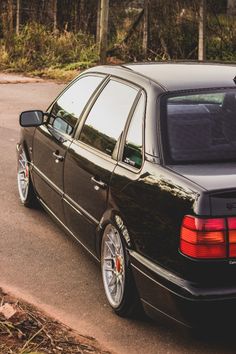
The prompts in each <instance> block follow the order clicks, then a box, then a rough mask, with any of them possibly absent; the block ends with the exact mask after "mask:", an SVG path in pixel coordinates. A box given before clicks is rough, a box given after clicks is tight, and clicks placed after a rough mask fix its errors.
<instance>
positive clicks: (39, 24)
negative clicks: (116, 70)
mask: <svg viewBox="0 0 236 354" xmlns="http://www.w3.org/2000/svg"><path fill="white" fill-rule="evenodd" d="M204 1H205V6H206V7H205V13H206V21H205V22H206V23H205V28H206V31H205V37H206V38H205V43H206V59H207V60H213V61H214V60H217V61H219V60H220V61H231V62H232V61H236V1H235V0H201V1H199V0H177V1H171V0H136V1H128V0H119V1H118V0H110V2H108V1H107V0H106V3H107V4H109V5H108V6H109V23H108V46H107V51H106V55H107V61H108V63H110V62H111V63H119V62H127V61H128V62H129V61H144V60H148V61H160V60H178V59H181V60H196V59H197V58H198V27H199V4H200V3H203V2H204ZM104 3H105V2H104ZM100 5H101V0H97V1H92V0H91V1H87V2H84V1H82V0H61V1H57V0H50V1H48V2H45V1H43V2H38V1H36V0H32V1H31V2H30V3H29V2H28V1H26V0H2V1H1V3H0V70H2V71H10V72H11V71H12V72H22V73H28V74H30V75H37V76H41V77H50V78H55V79H61V80H63V81H67V80H69V79H71V78H72V77H74V76H75V75H76V74H78V73H79V72H80V71H81V70H84V69H86V68H88V67H91V66H93V65H95V64H97V63H99V61H100V57H99V43H100V34H101V23H100V20H101V17H100V13H101V7H100Z"/></svg>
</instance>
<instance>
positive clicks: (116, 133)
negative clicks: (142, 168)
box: [79, 80, 139, 156]
mask: <svg viewBox="0 0 236 354" xmlns="http://www.w3.org/2000/svg"><path fill="white" fill-rule="evenodd" d="M138 91H139V90H138V89H136V88H134V87H132V86H129V85H126V84H125V83H121V82H120V81H116V80H110V81H109V82H108V84H107V85H106V86H105V88H104V89H103V91H102V92H101V94H100V95H99V97H98V98H97V100H96V102H95V104H94V106H93V107H92V109H91V110H90V112H89V114H88V117H87V119H86V121H85V124H84V126H83V128H82V131H81V134H80V137H79V140H80V141H82V142H83V143H85V144H88V145H89V146H91V147H93V148H95V149H97V150H100V151H101V152H103V153H105V154H107V155H109V156H111V155H112V152H113V150H114V147H115V145H116V142H117V141H118V139H119V137H120V136H121V133H122V131H123V129H124V126H125V123H126V120H127V118H128V116H129V113H130V111H131V108H132V106H133V104H134V101H135V98H136V96H137V94H138Z"/></svg>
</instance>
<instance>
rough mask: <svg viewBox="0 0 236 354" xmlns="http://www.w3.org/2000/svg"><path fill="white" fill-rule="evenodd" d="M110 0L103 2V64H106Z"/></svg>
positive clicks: (101, 57) (100, 46) (101, 40)
mask: <svg viewBox="0 0 236 354" xmlns="http://www.w3.org/2000/svg"><path fill="white" fill-rule="evenodd" d="M108 15H109V0H101V20H100V38H99V40H100V42H99V54H100V61H101V64H106V54H107V34H108Z"/></svg>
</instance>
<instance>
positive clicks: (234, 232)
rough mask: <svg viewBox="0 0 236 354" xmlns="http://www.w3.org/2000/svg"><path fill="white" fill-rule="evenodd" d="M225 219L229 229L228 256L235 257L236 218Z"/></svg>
mask: <svg viewBox="0 0 236 354" xmlns="http://www.w3.org/2000/svg"><path fill="white" fill-rule="evenodd" d="M227 220H228V229H229V257H236V218H235V217H230V218H228V219H227Z"/></svg>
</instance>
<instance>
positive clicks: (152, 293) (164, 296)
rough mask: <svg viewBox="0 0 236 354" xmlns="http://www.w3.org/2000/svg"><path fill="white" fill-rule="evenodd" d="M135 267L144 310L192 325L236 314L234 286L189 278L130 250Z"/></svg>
mask: <svg viewBox="0 0 236 354" xmlns="http://www.w3.org/2000/svg"><path fill="white" fill-rule="evenodd" d="M130 259H131V266H132V271H133V274H134V277H135V281H136V285H137V289H138V292H139V295H140V298H141V301H142V304H143V307H144V310H145V312H146V313H147V314H148V315H149V316H151V317H152V318H155V319H157V318H158V319H160V317H163V316H165V317H166V318H167V319H171V320H174V321H175V322H177V323H179V324H181V325H184V326H187V327H190V328H199V327H203V326H204V327H205V326H208V325H211V326H212V325H214V324H215V325H219V323H220V322H221V323H222V320H223V322H224V325H225V324H227V323H229V324H230V322H232V319H234V320H235V317H236V282H235V286H233V287H224V288H220V287H218V288H206V287H204V288H203V287H201V286H199V284H194V283H191V282H189V281H186V280H184V279H182V278H180V277H178V276H176V275H174V274H173V273H171V272H168V271H167V270H165V269H163V268H161V267H159V266H158V265H156V264H155V263H153V262H151V261H149V260H147V259H146V258H145V257H143V256H141V255H140V254H138V253H136V252H133V251H131V252H130Z"/></svg>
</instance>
